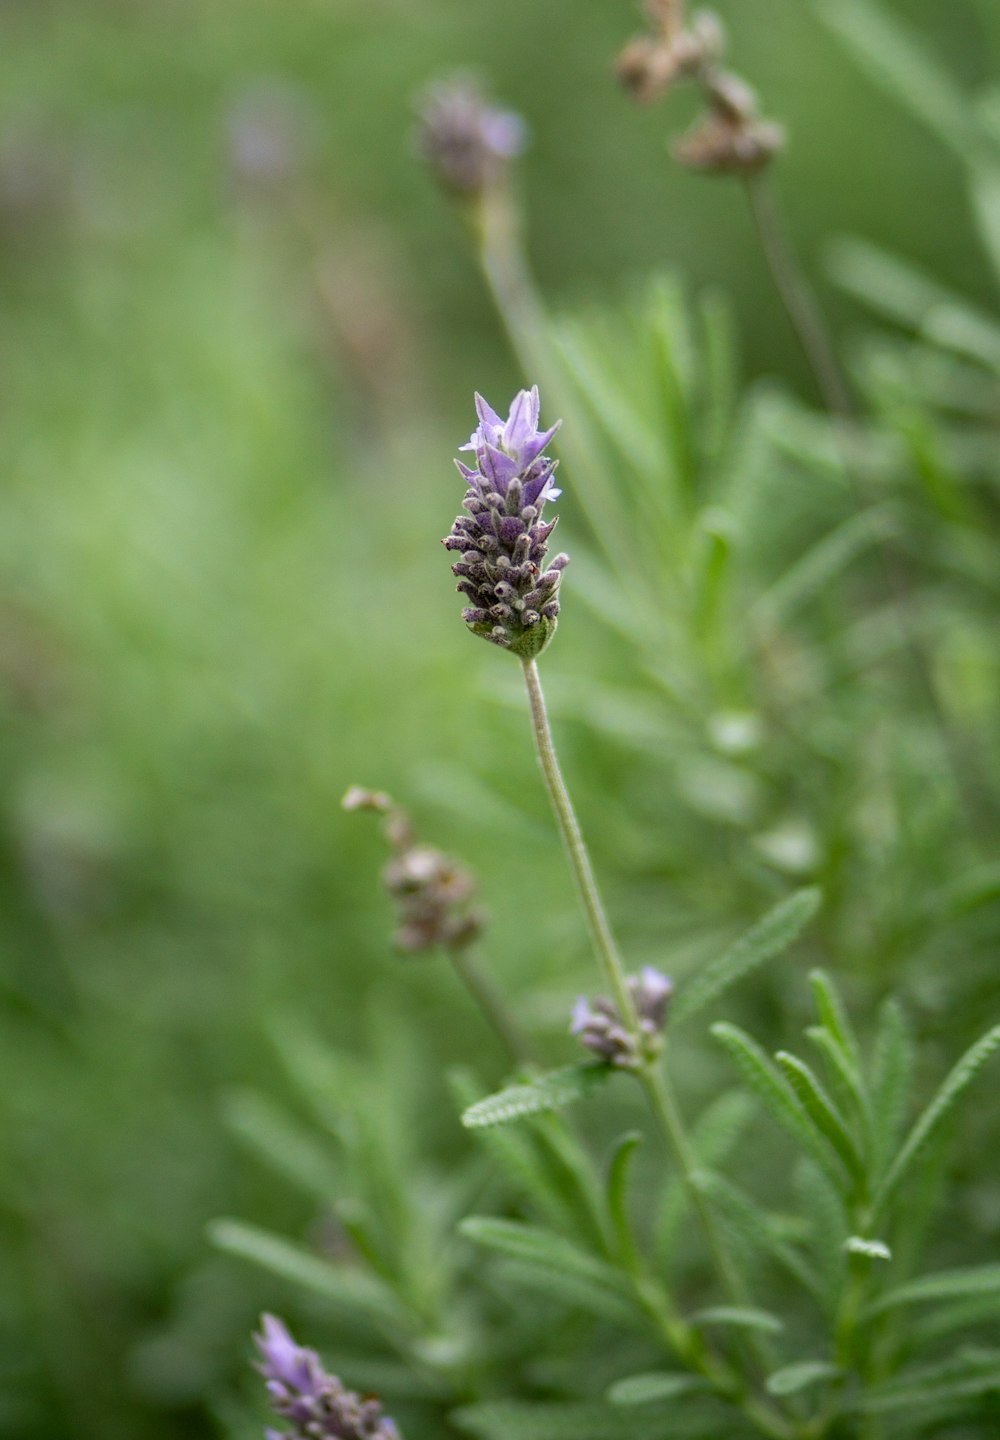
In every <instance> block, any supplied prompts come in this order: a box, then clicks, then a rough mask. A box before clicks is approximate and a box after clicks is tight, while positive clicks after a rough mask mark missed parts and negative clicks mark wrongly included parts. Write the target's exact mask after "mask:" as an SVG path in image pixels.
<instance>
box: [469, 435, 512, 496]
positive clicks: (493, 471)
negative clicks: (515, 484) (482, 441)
mask: <svg viewBox="0 0 1000 1440" xmlns="http://www.w3.org/2000/svg"><path fill="white" fill-rule="evenodd" d="M479 468H480V469H481V470H482V472H483V474H484V475H485V476H486V479H487V480H489V482H490V483H491V484H492V485H493V487H494V489H496V490H497V491H499V493H500V494H501V495H505V494H506V493H507V486H508V485H509V484H510V482H511V480H513V479H514V477H515V475H516V474H517V473H518V465H517V461H516V460H512V459H511V457H510V456H509V455H505V454H504V453H503V451H502V450H498V449H497V448H496V446H495V445H483V446H482V447H481V448H480V450H479Z"/></svg>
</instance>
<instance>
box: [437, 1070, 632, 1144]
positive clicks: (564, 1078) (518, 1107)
mask: <svg viewBox="0 0 1000 1440" xmlns="http://www.w3.org/2000/svg"><path fill="white" fill-rule="evenodd" d="M611 1068H612V1067H611V1066H610V1065H604V1064H602V1063H601V1062H600V1061H597V1062H589V1061H587V1062H584V1063H582V1064H579V1065H567V1066H565V1067H564V1068H563V1069H562V1070H553V1071H551V1072H550V1073H549V1074H548V1075H542V1076H540V1077H539V1078H538V1079H537V1080H532V1081H529V1082H528V1083H526V1084H524V1085H509V1086H508V1087H507V1089H506V1090H500V1091H498V1092H497V1093H496V1094H495V1095H488V1096H487V1097H486V1099H485V1100H478V1101H477V1102H476V1104H475V1105H470V1106H469V1108H468V1109H467V1110H466V1111H465V1112H464V1114H463V1115H462V1124H463V1125H465V1126H466V1127H467V1128H468V1129H470V1130H475V1129H479V1128H486V1127H489V1126H492V1125H507V1124H509V1123H510V1121H512V1120H520V1119H521V1118H522V1116H525V1115H537V1114H538V1113H539V1112H540V1111H542V1110H560V1109H562V1107H563V1106H564V1105H572V1104H573V1102H574V1101H576V1100H582V1099H583V1098H584V1097H585V1096H587V1095H589V1094H591V1093H592V1091H594V1090H595V1089H596V1088H597V1086H598V1085H600V1083H601V1082H602V1081H603V1080H606V1079H607V1077H608V1075H609V1074H610V1073H611Z"/></svg>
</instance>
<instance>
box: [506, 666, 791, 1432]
mask: <svg viewBox="0 0 1000 1440" xmlns="http://www.w3.org/2000/svg"><path fill="white" fill-rule="evenodd" d="M522 665H523V668H524V679H525V684H526V685H527V689H528V700H529V702H530V707H531V719H532V725H533V727H534V732H535V744H536V747H537V749H538V759H539V762H540V764H541V767H542V774H543V775H544V777H545V783H546V786H547V788H548V792H549V798H550V799H551V801H552V808H553V810H554V811H555V816H556V822H557V824H558V827H559V833H560V835H561V836H562V840H563V844H564V845H565V847H566V853H567V855H568V856H569V862H570V869H571V870H572V873H573V879H574V880H575V882H576V888H577V893H578V894H579V897H580V903H581V904H582V906H583V911H584V915H585V916H586V919H587V926H588V929H589V930H590V937H591V940H592V941H593V945H594V949H595V951H596V952H597V958H598V960H599V962H600V965H601V969H602V970H603V972H604V977H605V980H606V981H607V984H608V988H609V989H610V991H611V993H612V995H613V997H614V1002H615V1005H616V1007H617V1009H618V1013H619V1014H620V1015H621V1017H622V1019H623V1021H624V1022H625V1025H626V1028H627V1029H628V1030H629V1032H630V1033H631V1034H632V1035H633V1036H634V1037H635V1041H636V1048H637V1051H638V1053H639V1054H641V1053H642V1041H643V1036H642V1032H641V1030H640V1028H639V1019H638V1016H637V1014H636V1010H635V1005H634V1003H633V1000H632V994H631V991H630V990H629V987H628V980H627V977H626V974H625V966H624V964H623V963H622V958H621V954H620V952H619V950H618V946H617V943H616V941H615V937H614V934H613V933H612V930H611V926H610V924H609V923H608V918H607V915H606V913H605V910H604V905H603V902H602V900H601V895H600V891H599V890H598V888H597V880H596V877H595V875H594V869H593V866H592V865H591V863H590V855H589V852H588V850H587V845H586V842H585V840H584V838H583V832H582V831H581V829H580V823H579V821H578V820H577V818H576V812H575V810H574V809H573V802H572V800H571V799H570V796H569V791H568V790H567V789H566V782H565V781H564V780H563V777H562V771H561V770H560V768H559V760H558V757H557V755H556V749H555V745H554V743H553V739H552V731H551V728H550V726H549V720H548V714H547V712H546V708H545V696H544V694H543V692H542V683H541V678H540V676H539V674H538V665H537V663H536V661H534V660H524V661H522ZM637 1075H638V1078H639V1080H640V1082H641V1084H642V1087H643V1089H644V1090H645V1092H646V1096H647V1099H648V1100H649V1104H650V1108H651V1109H652V1112H653V1116H654V1118H655V1120H656V1122H657V1125H658V1126H659V1129H660V1131H661V1132H662V1135H663V1138H664V1140H665V1141H666V1143H667V1146H668V1148H669V1150H670V1151H671V1153H672V1154H673V1156H674V1160H675V1163H676V1165H677V1168H678V1171H679V1173H680V1175H681V1178H682V1181H683V1184H684V1186H685V1189H686V1191H687V1194H688V1197H689V1199H690V1202H691V1206H692V1208H693V1210H694V1212H695V1214H696V1215H697V1217H698V1220H699V1222H700V1224H701V1226H702V1228H703V1230H704V1232H705V1237H706V1240H707V1242H708V1246H709V1250H710V1252H711V1255H712V1259H713V1261H714V1263H715V1266H716V1269H717V1270H718V1272H719V1276H720V1279H721V1280H722V1283H723V1285H724V1286H725V1289H726V1290H727V1292H728V1294H729V1295H730V1297H731V1299H732V1301H733V1303H734V1304H735V1305H737V1306H741V1307H743V1306H746V1305H747V1304H748V1297H747V1293H746V1290H745V1288H744V1286H743V1283H742V1280H741V1278H740V1276H739V1273H738V1272H737V1270H736V1269H735V1267H734V1266H733V1264H732V1261H731V1260H730V1258H729V1256H728V1254H727V1252H726V1250H725V1247H724V1246H723V1244H722V1242H721V1240H720V1238H719V1235H718V1231H717V1229H716V1226H715V1221H714V1218H713V1216H712V1213H711V1210H710V1208H709V1206H708V1205H707V1203H706V1201H705V1197H704V1195H703V1194H702V1193H701V1190H700V1188H699V1186H698V1183H697V1178H696V1168H697V1167H696V1163H695V1158H694V1155H693V1153H692V1150H691V1145H690V1142H689V1140H688V1138H687V1134H686V1132H685V1130H684V1123H683V1121H682V1119H681V1115H680V1110H679V1108H678V1106H677V1102H676V1099H675V1098H674V1094H673V1091H672V1089H671V1087H670V1083H669V1081H668V1080H667V1078H666V1075H665V1074H664V1072H663V1070H662V1068H661V1067H660V1066H659V1065H658V1064H656V1062H655V1061H648V1062H646V1063H645V1064H643V1065H642V1066H641V1067H640V1069H639V1070H638V1071H637ZM661 1318H662V1319H663V1320H664V1321H666V1320H667V1319H668V1317H667V1316H664V1315H662V1314H661ZM664 1334H665V1337H666V1338H667V1339H668V1340H669V1341H670V1343H671V1344H672V1345H674V1346H677V1345H678V1344H681V1338H680V1331H679V1330H678V1329H677V1328H676V1325H675V1322H674V1320H673V1317H672V1316H670V1317H669V1324H664ZM748 1345H749V1347H750V1348H751V1349H752V1350H753V1353H754V1358H755V1359H756V1361H757V1363H758V1364H759V1365H760V1367H761V1369H762V1370H764V1371H765V1373H766V1371H767V1370H768V1369H770V1368H773V1367H772V1366H771V1364H770V1361H769V1357H768V1356H767V1354H766V1353H765V1349H764V1346H763V1345H762V1343H761V1342H760V1340H759V1337H754V1338H753V1339H749V1340H748ZM690 1349H691V1347H690V1345H689V1344H688V1345H686V1346H684V1347H682V1353H684V1352H685V1351H686V1352H690ZM706 1362H707V1357H706V1360H705V1361H703V1362H702V1364H700V1365H699V1366H698V1368H699V1369H702V1371H703V1373H707V1374H709V1375H710V1378H713V1383H714V1384H715V1385H716V1387H717V1388H720V1389H722V1388H724V1382H723V1381H722V1380H720V1378H719V1375H718V1373H717V1372H716V1371H715V1367H714V1365H712V1368H711V1371H708V1370H706V1369H705V1364H706ZM709 1363H710V1362H709ZM732 1398H733V1400H734V1403H736V1404H739V1405H740V1406H741V1407H742V1408H743V1410H744V1411H745V1413H747V1414H748V1415H749V1416H750V1417H751V1418H752V1419H753V1421H754V1424H756V1425H757V1427H758V1429H760V1430H761V1432H762V1433H763V1434H765V1435H768V1436H771V1437H773V1440H787V1437H789V1436H790V1435H792V1434H793V1433H794V1432H793V1431H792V1430H791V1429H790V1428H789V1425H788V1422H787V1421H786V1420H785V1418H784V1416H783V1415H782V1414H781V1413H780V1411H778V1410H776V1409H775V1408H774V1407H772V1406H771V1405H769V1404H767V1403H766V1402H764V1401H759V1400H757V1399H756V1398H755V1397H753V1396H750V1395H746V1394H744V1395H741V1396H739V1397H738V1398H737V1397H732Z"/></svg>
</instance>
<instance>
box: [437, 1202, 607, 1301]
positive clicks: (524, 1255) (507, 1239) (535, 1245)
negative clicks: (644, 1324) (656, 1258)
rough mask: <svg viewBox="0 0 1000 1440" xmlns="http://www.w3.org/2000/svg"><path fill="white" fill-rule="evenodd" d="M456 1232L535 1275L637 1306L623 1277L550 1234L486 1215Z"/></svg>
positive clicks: (480, 1216)
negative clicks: (567, 1280)
mask: <svg viewBox="0 0 1000 1440" xmlns="http://www.w3.org/2000/svg"><path fill="white" fill-rule="evenodd" d="M458 1229H459V1233H460V1234H461V1235H464V1236H465V1237H466V1238H467V1239H468V1240H472V1241H474V1242H475V1244H477V1245H482V1246H484V1247H485V1248H486V1249H488V1250H495V1251H497V1252H498V1253H499V1254H501V1255H506V1256H509V1257H510V1258H511V1259H514V1260H520V1261H524V1262H526V1263H528V1264H530V1265H531V1266H533V1267H534V1268H535V1269H536V1270H537V1271H552V1272H556V1273H558V1274H560V1275H568V1276H570V1277H571V1278H573V1279H574V1280H578V1281H581V1282H583V1283H584V1284H585V1285H589V1286H591V1287H593V1288H594V1289H596V1290H604V1291H606V1292H608V1293H609V1294H611V1295H613V1296H615V1297H617V1298H618V1299H619V1300H627V1301H628V1302H629V1303H630V1304H635V1303H636V1302H635V1300H634V1294H633V1290H632V1284H631V1282H630V1280H629V1279H628V1277H627V1276H626V1275H624V1274H623V1273H622V1272H621V1271H620V1270H617V1269H616V1268H615V1267H614V1266H612V1265H609V1264H608V1263H607V1262H606V1261H604V1260H601V1259H599V1258H598V1257H597V1256H596V1255H591V1254H589V1253H588V1252H587V1251H586V1250H582V1249H581V1248H580V1247H579V1246H578V1245H574V1244H573V1242H572V1241H571V1240H567V1239H565V1237H564V1236H562V1235H557V1234H554V1233H553V1232H552V1231H551V1230H544V1229H542V1228H541V1227H540V1226H536V1225H525V1224H523V1223H522V1222H521V1221H518V1220H498V1219H495V1218H493V1217H492V1216H487V1215H471V1216H469V1217H468V1219H466V1220H463V1221H462V1222H461V1224H460V1225H459V1227H458Z"/></svg>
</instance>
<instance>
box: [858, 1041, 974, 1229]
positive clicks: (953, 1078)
mask: <svg viewBox="0 0 1000 1440" xmlns="http://www.w3.org/2000/svg"><path fill="white" fill-rule="evenodd" d="M997 1049H1000V1025H994V1027H993V1028H992V1030H988V1031H987V1032H986V1034H985V1035H983V1036H982V1037H981V1038H980V1039H979V1040H977V1041H976V1043H975V1044H974V1045H973V1046H971V1047H970V1048H969V1049H968V1050H967V1051H966V1052H965V1054H964V1055H963V1056H962V1058H961V1060H959V1062H958V1064H957V1065H956V1066H955V1067H954V1069H953V1070H952V1072H951V1074H950V1075H949V1076H948V1078H947V1079H946V1080H945V1082H944V1084H943V1085H942V1086H941V1088H940V1090H939V1091H938V1093H937V1094H936V1095H935V1097H934V1099H933V1100H932V1101H931V1103H930V1104H929V1105H928V1107H927V1109H926V1110H925V1111H924V1112H923V1114H922V1115H921V1116H920V1118H919V1120H918V1121H917V1123H916V1124H915V1125H914V1127H913V1129H912V1130H911V1131H910V1133H909V1135H908V1136H907V1138H906V1140H905V1142H904V1144H903V1148H902V1149H901V1150H900V1152H899V1154H898V1155H897V1156H896V1158H895V1160H894V1161H893V1162H892V1165H891V1166H890V1167H889V1173H888V1174H887V1175H886V1177H885V1179H884V1180H883V1182H882V1184H881V1186H880V1187H879V1191H878V1194H877V1195H876V1197H875V1207H874V1208H875V1213H876V1214H878V1212H879V1211H880V1210H882V1209H883V1208H884V1206H885V1205H886V1204H887V1203H888V1202H889V1200H890V1199H891V1198H892V1196H893V1194H894V1193H895V1191H896V1189H897V1188H898V1186H899V1184H900V1182H901V1181H902V1179H903V1178H904V1176H905V1175H906V1173H907V1171H908V1170H909V1169H910V1167H911V1166H912V1165H913V1164H914V1162H915V1161H916V1160H917V1158H918V1156H919V1155H920V1153H921V1151H922V1150H923V1149H924V1147H925V1146H926V1145H927V1143H928V1142H929V1141H930V1139H931V1137H932V1136H933V1135H934V1133H935V1132H936V1131H937V1129H938V1128H939V1126H940V1125H941V1123H942V1121H943V1120H945V1119H946V1118H947V1116H948V1114H949V1113H950V1111H951V1110H952V1108H953V1106H954V1105H955V1102H956V1101H957V1100H958V1099H959V1097H960V1096H961V1094H962V1092H963V1091H964V1090H965V1089H967V1087H968V1086H969V1085H970V1084H971V1083H972V1081H973V1080H974V1079H975V1078H976V1076H977V1075H978V1074H979V1071H980V1070H981V1069H982V1068H983V1066H984V1065H985V1064H986V1062H987V1060H989V1058H990V1057H991V1056H992V1055H993V1054H994V1052H995V1051H996V1050H997Z"/></svg>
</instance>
